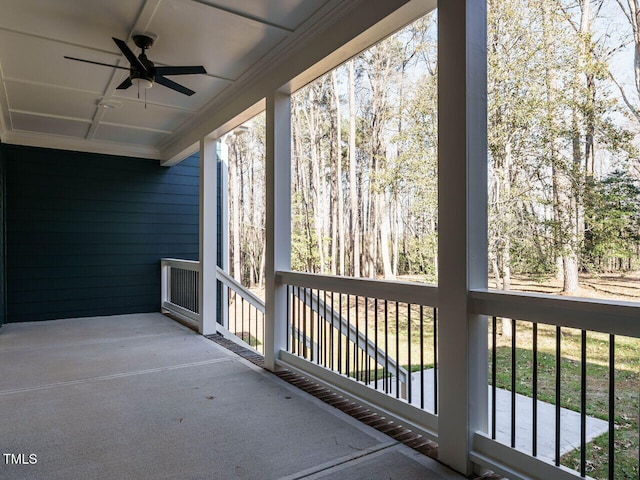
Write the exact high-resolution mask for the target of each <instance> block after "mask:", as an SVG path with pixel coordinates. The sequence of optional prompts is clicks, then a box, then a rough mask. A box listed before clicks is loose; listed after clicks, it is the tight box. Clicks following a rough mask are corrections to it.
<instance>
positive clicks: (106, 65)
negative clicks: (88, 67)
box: [64, 55, 129, 70]
mask: <svg viewBox="0 0 640 480" xmlns="http://www.w3.org/2000/svg"><path fill="white" fill-rule="evenodd" d="M64 58H66V59H68V60H75V61H76V62H84V63H91V64H93V65H102V66H103V67H111V68H119V69H121V70H129V67H121V66H120V65H109V64H108V63H100V62H94V61H93V60H85V59H84V58H75V57H67V56H66V55H65V56H64Z"/></svg>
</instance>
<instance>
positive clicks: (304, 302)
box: [302, 287, 309, 358]
mask: <svg viewBox="0 0 640 480" xmlns="http://www.w3.org/2000/svg"><path fill="white" fill-rule="evenodd" d="M307 291H308V289H307V287H304V288H303V289H302V292H303V293H302V298H303V300H302V308H303V310H302V357H303V358H307V356H308V353H307V350H308V349H307V310H308V309H309V306H308V304H307Z"/></svg>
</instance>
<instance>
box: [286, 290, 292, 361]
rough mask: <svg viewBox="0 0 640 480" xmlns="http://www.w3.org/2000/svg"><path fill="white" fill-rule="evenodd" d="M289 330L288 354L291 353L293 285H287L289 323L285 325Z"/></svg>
mask: <svg viewBox="0 0 640 480" xmlns="http://www.w3.org/2000/svg"><path fill="white" fill-rule="evenodd" d="M285 327H286V329H287V340H286V342H287V343H286V345H287V352H291V339H290V338H289V335H291V285H287V323H286V325H285Z"/></svg>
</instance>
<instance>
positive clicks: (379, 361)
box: [162, 259, 640, 480]
mask: <svg viewBox="0 0 640 480" xmlns="http://www.w3.org/2000/svg"><path fill="white" fill-rule="evenodd" d="M199 275H200V266H199V263H198V262H192V261H184V260H175V259H164V260H163V261H162V280H163V281H162V307H163V309H165V310H167V311H170V312H172V313H174V314H176V315H178V316H180V317H181V318H184V319H187V320H190V321H192V322H196V323H199V322H200V314H199V306H198V305H199V299H200V293H199V284H198V281H199V278H200V277H199ZM216 275H217V279H218V281H219V282H221V284H222V290H223V291H222V295H219V296H218V301H219V302H220V304H221V308H220V313H221V314H222V318H221V323H222V324H223V326H222V328H221V329H220V330H221V332H222V333H223V334H225V335H226V336H228V337H229V338H232V339H234V341H237V342H240V343H243V344H244V345H245V346H250V347H251V348H253V349H255V350H257V351H258V352H259V353H263V354H264V343H265V334H267V335H268V334H269V332H266V331H265V330H266V328H267V326H266V324H265V318H264V315H265V303H264V301H263V300H262V299H261V298H259V297H258V296H257V295H255V294H254V293H253V292H251V291H250V290H248V289H247V288H245V287H243V286H242V285H241V284H240V283H239V282H237V281H236V280H235V279H234V278H233V277H231V276H230V275H228V274H227V273H226V272H224V271H223V270H221V269H219V268H218V269H217V272H216ZM276 284H278V285H282V286H283V287H284V288H286V292H287V295H286V298H287V306H286V324H287V327H286V336H287V345H286V348H284V347H283V349H282V350H280V351H279V352H278V355H277V357H278V359H277V365H278V366H279V367H282V368H287V369H291V370H294V371H298V372H300V373H302V374H303V375H305V376H307V377H308V378H312V379H314V380H315V381H317V382H318V383H320V384H324V385H327V386H329V387H330V388H332V389H333V390H335V391H337V392H339V393H341V394H343V395H344V396H346V397H348V398H352V399H354V400H357V401H359V402H361V403H362V404H364V405H366V406H367V407H369V408H370V409H371V410H372V411H375V412H378V413H380V414H382V415H384V416H386V417H387V418H390V419H394V420H396V421H397V422H399V423H401V424H403V425H405V426H407V427H408V428H410V429H411V430H413V431H415V432H417V433H420V434H422V435H425V436H427V437H428V438H431V439H433V440H436V441H438V437H439V435H438V432H439V431H441V429H443V428H445V429H446V428H447V425H443V424H442V419H439V417H438V402H439V396H438V383H441V384H443V385H444V384H445V383H446V382H451V381H455V379H451V378H448V377H447V376H446V375H444V376H443V374H444V372H443V371H442V370H441V369H439V367H438V349H439V348H462V345H461V344H460V342H461V339H460V338H442V334H441V332H440V330H439V329H438V327H437V325H438V322H437V321H436V313H437V307H438V306H439V290H438V288H437V287H434V286H429V285H422V284H416V283H406V282H386V281H378V280H369V279H356V278H347V277H334V276H324V275H314V274H305V273H300V272H289V271H280V272H278V273H277V276H276ZM468 298H469V301H468V313H469V315H479V316H481V317H483V318H484V317H485V316H486V318H488V322H487V323H486V325H487V327H486V334H487V336H488V339H489V340H488V342H487V340H486V338H485V339H484V340H483V339H482V338H480V337H478V338H474V337H472V338H470V339H468V341H470V342H475V341H477V342H478V343H482V342H484V345H486V344H487V343H488V345H489V351H488V353H489V356H488V357H489V360H488V366H487V371H488V373H489V385H488V388H487V390H486V391H487V399H488V400H487V402H483V401H478V402H477V405H469V407H468V408H469V409H470V411H471V410H472V409H473V408H476V409H477V408H479V407H478V406H480V405H482V406H485V405H487V404H488V406H489V412H488V415H487V418H488V422H487V427H486V430H482V431H476V432H474V433H473V435H472V437H471V444H470V450H469V459H470V460H471V461H472V462H474V463H476V464H478V465H480V466H482V467H485V468H488V469H490V470H493V471H495V472H497V473H500V474H502V475H505V476H506V477H508V478H510V479H512V480H516V479H523V480H524V479H529V478H533V479H542V478H558V479H562V480H564V479H567V480H569V479H576V478H590V477H588V471H587V470H586V468H587V466H588V459H587V457H586V455H585V451H586V448H587V447H586V445H587V443H589V442H590V441H591V440H592V439H593V436H589V435H587V432H586V425H587V424H588V423H589V422H591V421H598V422H600V423H601V424H604V425H605V429H604V433H608V434H609V439H608V444H609V447H608V448H609V452H604V454H605V455H606V456H608V458H611V459H612V463H611V466H610V470H609V476H608V478H617V477H616V474H615V473H614V472H615V470H614V467H615V463H614V462H615V455H616V449H619V446H617V443H616V438H617V435H618V433H617V432H618V430H619V426H618V425H617V424H616V415H618V414H619V413H620V412H619V411H618V410H616V408H617V404H616V388H617V387H616V381H615V377H616V375H617V370H616V368H617V366H618V365H617V363H616V354H615V348H616V343H617V342H622V341H624V339H629V338H630V339H639V338H640V303H634V302H612V301H607V300H593V299H583V298H568V297H559V296H552V295H542V294H529V293H514V292H502V291H493V290H472V291H471V292H469V296H468ZM496 319H497V321H496ZM501 319H513V320H512V323H511V327H510V328H511V331H512V340H509V339H505V338H506V337H505V338H501V339H500V342H501V343H500V344H499V345H497V344H496V339H497V338H498V335H497V332H496V329H497V327H496V326H497V325H498V323H497V322H501ZM374 324H375V328H374V327H373V325H374ZM507 325H509V324H507ZM503 328H504V327H503ZM532 332H535V333H534V337H533V339H534V340H530V338H531V337H530V336H531V333H532ZM538 332H540V335H541V336H542V335H543V333H542V332H545V334H546V335H547V337H550V336H554V339H553V341H555V342H557V343H556V345H557V346H556V350H555V351H553V352H552V353H553V355H552V356H553V357H555V362H556V363H555V365H556V367H554V368H556V370H557V371H558V373H557V382H558V383H557V385H561V386H562V385H563V384H562V381H565V380H564V378H565V377H560V367H559V366H561V365H562V366H563V367H562V368H566V367H564V365H565V364H567V363H571V362H573V363H574V364H575V363H578V364H582V365H583V367H582V368H583V370H582V373H581V378H580V381H581V382H582V385H583V387H582V390H583V392H578V394H579V395H580V396H581V407H580V408H579V409H577V410H579V411H575V410H576V409H575V408H574V411H570V412H569V411H568V410H566V408H565V406H564V403H565V402H564V400H563V399H561V398H560V397H561V395H560V391H559V389H558V390H557V397H556V401H553V399H552V400H549V399H547V400H546V402H547V403H546V404H545V406H544V409H546V410H543V409H542V407H538V405H542V403H541V400H539V399H537V395H538V387H537V383H536V380H535V379H536V378H537V376H538V362H537V360H536V358H537V356H538V355H547V356H549V355H550V354H549V348H548V345H546V346H545V347H544V348H543V347H542V344H540V348H539V345H538V343H537V340H536V339H537V338H538V337H537V335H538ZM576 332H577V333H576ZM386 334H389V338H385V335H386ZM527 335H529V337H527ZM569 337H572V338H574V340H573V341H574V342H577V344H578V345H580V346H581V348H582V357H580V356H578V358H575V355H574V356H573V357H571V358H568V357H567V355H568V353H566V351H565V349H567V347H566V346H565V343H564V342H567V338H569ZM399 338H404V339H407V342H406V343H405V344H400V343H399V342H400V341H401V340H398V339H399ZM418 338H419V340H418ZM587 338H589V339H592V338H596V340H598V339H599V340H598V341H601V343H602V342H604V343H603V344H604V347H602V348H604V349H605V350H606V349H607V345H608V351H609V352H610V353H609V354H608V355H609V357H608V362H605V364H606V365H605V366H604V368H606V369H607V371H606V372H605V375H604V376H605V377H606V378H608V379H609V380H608V382H609V383H608V385H605V387H604V390H605V395H606V396H608V410H607V411H606V412H605V414H606V415H605V416H606V419H604V420H602V419H601V420H598V419H595V420H594V419H591V420H590V419H589V417H588V415H587V413H586V406H587V405H589V394H588V393H586V392H587V391H588V389H587V388H586V387H585V386H586V385H588V382H590V381H592V380H590V379H589V378H590V377H588V376H587V374H586V365H587V364H588V363H589V355H590V353H589V351H588V349H587V347H586V345H587V343H586V339H587ZM412 339H413V340H412ZM425 339H427V340H425ZM547 341H548V338H547ZM509 342H510V343H509ZM520 342H524V343H520ZM580 342H582V343H580ZM639 342H640V340H639ZM416 345H419V349H420V352H418V351H417V349H418V347H416ZM466 348H471V347H470V346H469V345H467V347H466ZM403 349H408V350H409V352H408V358H407V352H404V353H402V355H404V358H403V359H401V358H400V354H401V352H402V351H403ZM412 349H413V350H412ZM423 349H424V351H423ZM500 349H502V353H503V358H502V360H500V358H498V355H497V351H499V350H500ZM545 349H546V350H545ZM543 350H544V352H543ZM426 351H429V353H427V354H425V352H426ZM505 352H508V354H509V355H510V356H509V357H508V358H509V362H510V363H509V362H507V363H505V360H504V358H505V356H504V353H505ZM394 355H395V356H394ZM412 355H414V356H413V357H412ZM523 355H524V357H523ZM529 356H532V358H533V361H530V360H529ZM426 357H428V360H425V358H426ZM496 358H498V360H496ZM523 358H524V359H525V360H526V361H523V360H522V359H523ZM500 362H502V363H500ZM409 367H412V368H411V370H410V369H409ZM522 368H527V369H531V370H532V372H529V371H525V374H524V375H523V376H520V375H521V374H522V370H521V369H522ZM624 368H627V367H624ZM380 372H381V373H380ZM412 372H413V373H412ZM497 372H501V373H502V374H505V372H507V373H508V375H509V376H510V378H511V380H510V384H509V381H507V382H506V383H507V384H506V385H502V387H497V385H496V373H497ZM516 372H518V373H516ZM529 373H532V375H533V378H534V381H533V387H532V390H533V394H531V392H529V393H527V394H526V395H528V396H523V394H522V393H518V392H519V391H520V389H521V387H522V385H521V384H522V383H523V380H522V379H523V378H525V377H526V378H530V377H531V375H529ZM554 375H555V373H554ZM605 383H606V382H605ZM500 388H502V389H503V390H502V391H501V392H500V393H498V390H500ZM562 388H564V387H562ZM607 389H608V390H607ZM563 393H564V390H563ZM573 393H576V392H573ZM600 393H602V392H600ZM501 395H502V400H504V402H503V403H504V405H502V407H505V405H506V410H505V411H497V410H496V398H498V399H500V396H501ZM505 399H506V400H505ZM527 402H528V403H529V405H530V406H531V405H532V406H533V413H531V412H530V410H529V411H527V412H526V413H525V414H523V412H522V411H521V410H519V408H520V407H517V405H522V404H524V403H527ZM530 409H531V407H530ZM539 409H540V411H538V410H539ZM567 412H568V413H567ZM622 413H624V412H622ZM569 414H570V415H572V416H573V418H574V419H577V420H576V422H579V426H578V427H571V428H574V430H575V428H577V431H576V432H575V433H573V434H572V435H574V436H576V438H574V439H570V438H569V433H568V428H567V422H569V420H568V416H569ZM624 414H625V415H626V413H624ZM636 414H637V412H636ZM527 416H528V418H527ZM600 416H601V417H602V415H600ZM516 423H517V427H518V428H517V429H516ZM543 423H544V426H543ZM497 424H501V426H502V427H506V428H503V431H501V432H498V434H496V430H497V429H498V430H499V429H500V428H501V427H500V425H498V427H496V425H497ZM527 425H529V426H527ZM531 425H533V427H531ZM539 426H540V428H538V427H539ZM531 429H533V430H532V431H530V430H531ZM509 430H510V432H509ZM538 430H540V431H542V430H545V431H546V432H547V433H545V434H542V433H538ZM554 430H555V433H553V431H554ZM602 431H603V430H602V427H601V429H600V430H599V432H602ZM523 432H524V433H523ZM549 432H552V433H549ZM541 435H547V438H542V436H541ZM523 436H527V437H528V440H527V442H528V443H527V445H526V447H523V446H522V445H523ZM638 436H639V437H640V433H638ZM561 441H562V442H563V443H562V445H561ZM525 443H526V442H525ZM618 443H619V442H618ZM543 444H545V445H544V447H542V446H541V445H543ZM565 444H568V445H569V447H568V449H570V450H575V451H576V452H579V453H578V455H579V456H578V458H577V460H574V461H573V462H575V466H576V468H577V469H578V471H576V470H573V469H571V468H567V466H564V465H563V463H566V461H565V460H564V457H563V455H564V454H565V453H566V452H567V451H568V449H567V447H566V445H565ZM544 449H546V451H543V450H544ZM550 449H551V450H550ZM554 450H555V453H554ZM604 450H606V448H605V449H604ZM549 451H551V453H549ZM605 461H607V460H606V459H605ZM580 470H581V471H580Z"/></svg>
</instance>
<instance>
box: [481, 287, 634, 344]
mask: <svg viewBox="0 0 640 480" xmlns="http://www.w3.org/2000/svg"><path fill="white" fill-rule="evenodd" d="M469 311H470V312H471V313H476V314H479V315H489V316H496V317H505V318H513V319H515V320H526V321H530V322H539V323H544V324H548V325H555V326H558V327H568V328H577V329H580V330H589V331H593V332H601V333H608V334H613V335H623V336H628V337H636V338H638V337H640V303H636V302H620V301H610V300H602V299H591V298H579V297H561V296H555V295H549V294H540V293H528V292H527V293H525V292H513V291H501V290H488V289H487V290H472V291H471V292H470V293H469ZM603 319H606V321H605V322H603Z"/></svg>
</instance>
